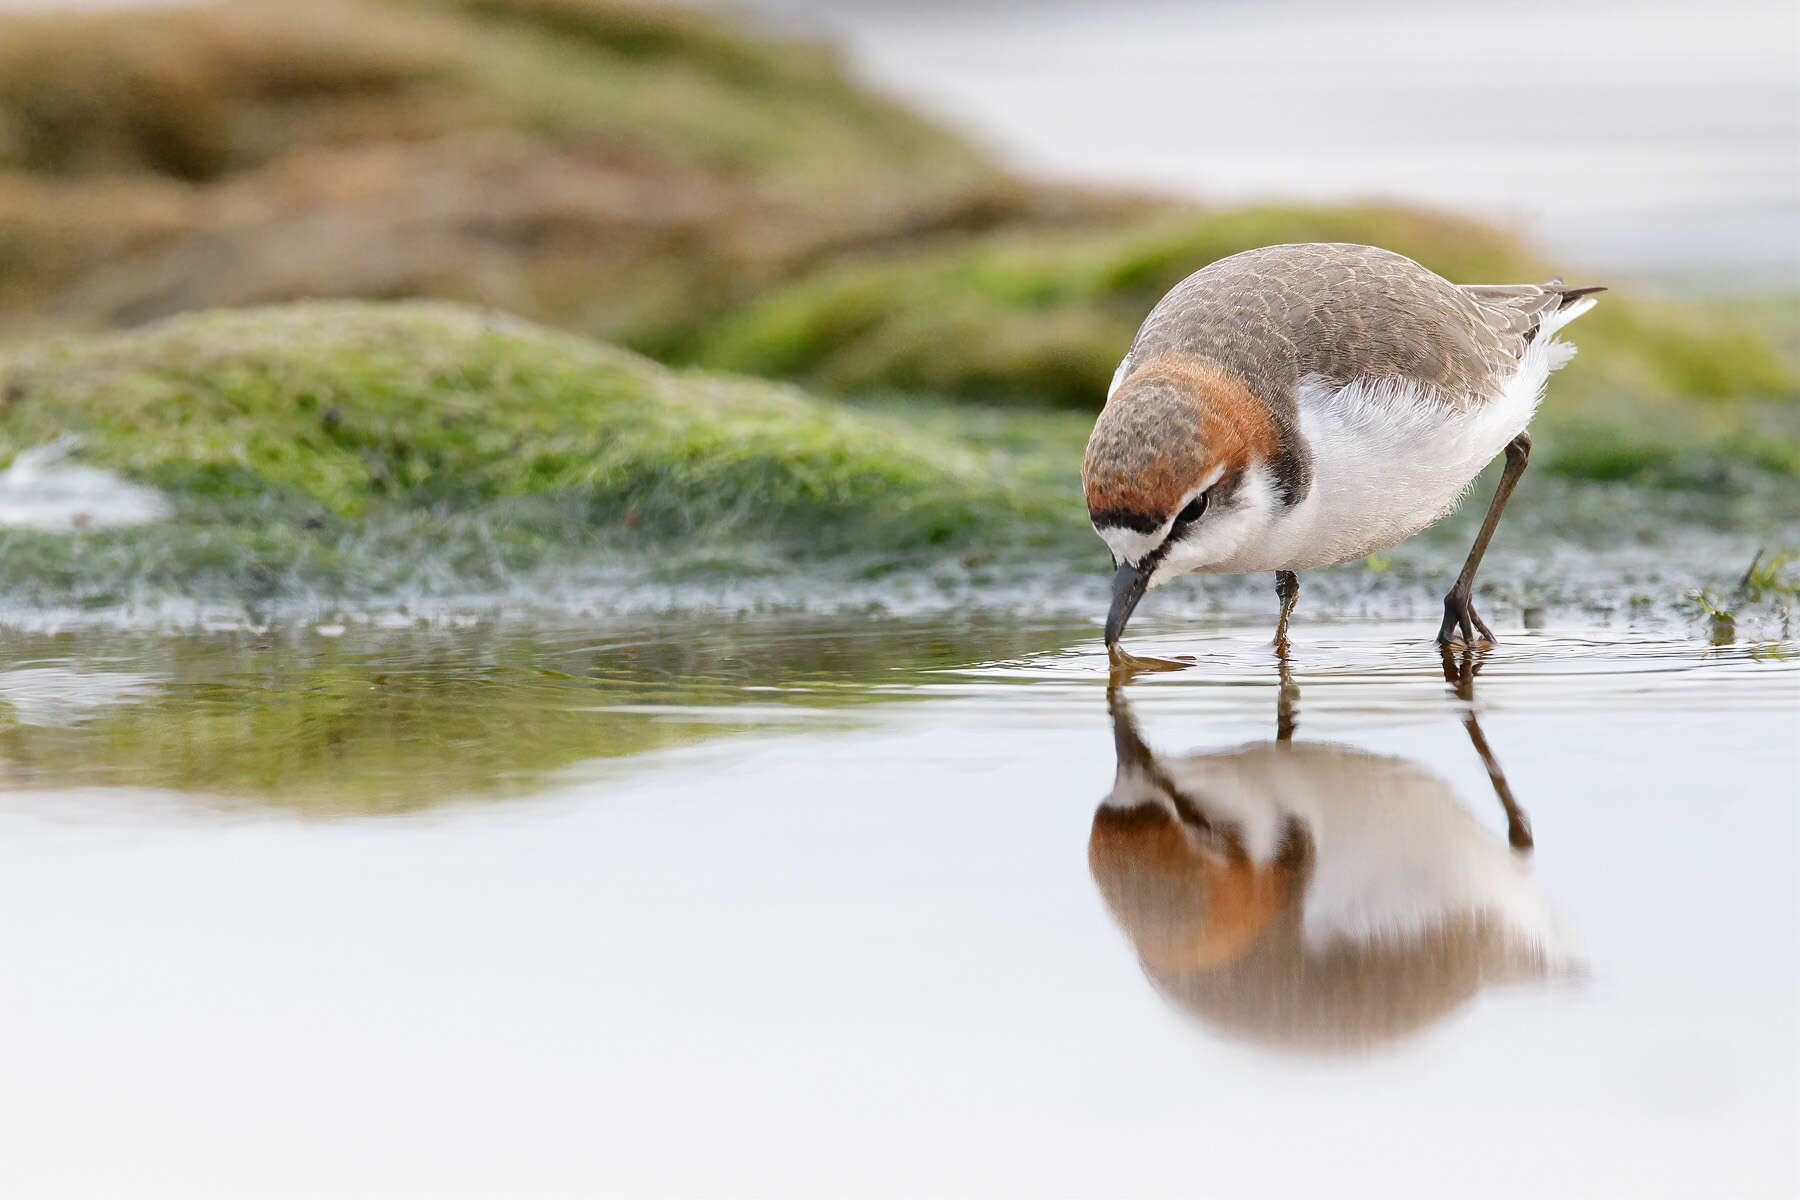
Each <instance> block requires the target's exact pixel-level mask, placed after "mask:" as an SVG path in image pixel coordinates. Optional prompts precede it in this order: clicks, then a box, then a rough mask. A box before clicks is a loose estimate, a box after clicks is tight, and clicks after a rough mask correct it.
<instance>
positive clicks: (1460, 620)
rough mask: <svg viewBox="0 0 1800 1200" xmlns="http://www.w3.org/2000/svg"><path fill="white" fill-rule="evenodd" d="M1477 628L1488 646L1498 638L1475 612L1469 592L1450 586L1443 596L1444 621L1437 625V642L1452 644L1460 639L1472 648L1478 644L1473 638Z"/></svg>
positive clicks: (1439, 643) (1442, 644)
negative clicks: (1446, 593) (1447, 592)
mask: <svg viewBox="0 0 1800 1200" xmlns="http://www.w3.org/2000/svg"><path fill="white" fill-rule="evenodd" d="M1477 630H1479V631H1480V633H1481V639H1482V640H1483V641H1485V642H1486V643H1487V644H1488V645H1490V646H1491V645H1493V644H1494V643H1496V642H1498V641H1499V640H1500V639H1499V638H1497V637H1495V636H1494V631H1493V630H1491V629H1489V628H1488V627H1487V622H1486V621H1483V620H1482V619H1481V617H1480V615H1479V614H1477V613H1476V611H1475V601H1474V599H1473V598H1472V597H1471V596H1470V595H1469V593H1468V592H1466V591H1463V590H1461V589H1459V588H1451V589H1450V594H1449V595H1447V596H1445V597H1444V623H1443V624H1442V625H1440V626H1438V635H1437V644H1438V645H1440V646H1453V645H1456V644H1457V642H1458V641H1459V640H1460V641H1461V643H1462V645H1464V646H1465V647H1467V648H1469V649H1471V650H1473V649H1474V648H1475V647H1476V645H1477V644H1478V643H1477V642H1476V639H1475V634H1476V631H1477ZM1459 634H1460V639H1459V636H1458V635H1459Z"/></svg>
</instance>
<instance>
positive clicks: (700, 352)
mask: <svg viewBox="0 0 1800 1200" xmlns="http://www.w3.org/2000/svg"><path fill="white" fill-rule="evenodd" d="M1297 241H1342V242H1366V243H1369V244H1372V245H1380V246H1385V247H1388V248H1390V249H1393V250H1397V251H1399V252H1400V253H1402V254H1406V255H1408V256H1410V257H1412V258H1415V259H1417V260H1418V261H1420V262H1422V263H1424V264H1425V265H1426V266H1428V267H1430V268H1432V269H1433V270H1435V271H1437V272H1439V273H1440V274H1442V275H1444V276H1445V277H1447V278H1450V279H1453V280H1458V281H1463V282H1505V281H1528V280H1537V279H1543V278H1547V277H1549V276H1550V275H1552V274H1555V273H1557V272H1556V271H1555V270H1553V269H1552V268H1551V267H1550V266H1547V265H1546V264H1544V263H1543V262H1542V261H1541V260H1538V259H1536V258H1535V257H1534V256H1532V255H1531V254H1529V253H1527V252H1526V251H1524V250H1523V249H1522V248H1521V247H1520V246H1519V245H1518V244H1517V243H1515V242H1513V241H1512V240H1511V239H1509V238H1506V237H1504V236H1502V235H1500V234H1498V233H1497V232H1495V231H1494V230H1493V229H1491V228H1489V227H1485V226H1482V225H1478V224H1475V223H1472V222H1465V221H1458V220H1454V219H1452V218H1447V217H1443V216H1438V215H1434V214H1428V213H1421V212H1409V211H1406V210H1402V209H1395V208H1387V207H1358V208H1339V209H1299V208H1280V207H1267V206H1263V207H1255V208H1247V209H1239V210H1234V211H1229V212H1219V213H1212V214H1206V215H1200V216H1185V217H1178V218H1161V219H1158V220H1156V221H1153V222H1150V223H1148V224H1146V225H1145V226H1143V227H1141V228H1132V229H1126V230H1123V231H1116V230H1115V231H1110V232H1105V233H1035V234H1027V235H1018V236H1012V237H994V238H989V239H985V240H982V241H979V242H977V243H974V244H968V245H960V246H956V247H953V248H947V249H943V250H940V251H937V252H934V253H929V254H904V253H901V254H893V255H887V256H882V257H879V258H874V259H870V260H866V261H863V262H859V263H856V264H851V265H845V266H842V267H839V268H837V269H834V270H831V271H828V272H822V273H820V274H818V275H816V276H813V277H810V278H807V279H803V280H800V281H798V282H796V283H794V284H792V285H789V286H787V287H785V288H780V289H777V290H774V291H772V292H770V293H769V294H767V295H765V296H763V297H761V298H759V299H758V300H756V301H755V302H753V303H751V304H749V305H746V306H745V307H744V308H742V309H741V310H739V311H737V312H735V313H733V314H731V315H729V316H727V317H725V318H722V319H719V320H714V321H705V322H698V323H696V324H694V325H692V326H690V327H688V328H686V329H677V330H667V331H660V332H650V333H646V334H644V335H642V336H641V337H640V338H638V339H637V340H638V341H639V342H640V343H641V344H642V345H644V346H645V347H646V348H648V349H650V350H652V351H653V352H656V353H658V354H660V355H663V356H667V357H672V358H679V359H683V360H687V361H692V362H696V363H701V364H705V365H707V366H712V367H717V368H719V369H722V370H732V371H744V372H749V373H753V374H763V375H777V376H782V377H785V378H792V379H796V380H800V381H802V382H805V383H807V384H808V385H809V386H813V387H816V388H819V389H823V390H828V391H834V392H847V393H855V392H870V391H885V390H893V389H901V390H918V391H928V392H935V393H940V394H946V395H955V396H961V397H965V398H969V399H977V400H1000V401H1012V402H1025V403H1050V404H1060V405H1066V406H1069V407H1075V408H1085V409H1089V410H1092V409H1095V408H1097V407H1098V406H1099V403H1100V401H1101V399H1102V398H1103V397H1104V396H1105V392H1106V386H1107V383H1108V381H1109V380H1110V379H1111V377H1112V372H1113V369H1114V368H1115V367H1116V366H1117V365H1118V362H1119V359H1120V357H1121V356H1122V355H1123V353H1124V350H1125V347H1126V346H1128V345H1129V344H1130V342H1131V337H1132V335H1133V334H1134V333H1135V332H1136V329H1137V326H1138V324H1139V323H1140V322H1141V321H1142V320H1143V318H1144V315H1145V314H1146V313H1147V312H1149V310H1150V308H1151V306H1153V305H1154V304H1155V303H1156V301H1157V300H1158V299H1159V298H1160V297H1161V296H1162V295H1163V294H1164V293H1165V292H1166V291H1168V289H1169V288H1171V287H1173V286H1174V285H1175V284H1176V283H1178V282H1180V281H1181V280H1182V279H1183V278H1185V277H1186V276H1187V275H1189V274H1191V273H1192V272H1193V271H1196V270H1198V269H1199V268H1201V267H1203V266H1205V265H1206V264H1207V263H1210V262H1213V261H1215V260H1217V259H1219V258H1223V257H1225V256H1227V255H1230V254H1236V253H1238V252H1240V251H1243V250H1249V249H1252V248H1255V247H1257V246H1265V245H1271V244H1274V243H1280V242H1297ZM1575 334H1578V337H1577V340H1578V341H1580V342H1581V343H1582V344H1583V345H1584V346H1586V347H1590V348H1592V350H1593V351H1594V352H1593V353H1591V354H1587V355H1585V356H1584V360H1583V361H1580V363H1579V365H1578V366H1573V367H1571V368H1570V369H1569V370H1568V371H1567V372H1565V373H1564V374H1562V375H1561V376H1559V377H1558V388H1559V390H1562V391H1565V392H1566V391H1570V390H1573V391H1575V392H1578V393H1580V394H1582V395H1583V396H1588V397H1594V396H1600V395H1603V394H1607V395H1620V394H1623V395H1625V396H1629V397H1636V396H1639V395H1643V394H1646V393H1648V394H1651V395H1676V396H1684V397H1697V398H1704V399H1715V398H1746V397H1762V398H1766V397H1770V396H1790V395H1793V394H1794V393H1795V392H1796V391H1800V376H1797V375H1796V373H1795V372H1794V371H1793V370H1792V368H1791V367H1790V366H1789V365H1788V364H1786V363H1785V362H1783V360H1782V359H1781V358H1780V356H1778V355H1777V354H1776V352H1775V351H1774V349H1773V348H1772V347H1771V346H1770V345H1769V343H1768V340H1767V339H1766V337H1765V336H1764V335H1763V334H1762V333H1761V332H1760V331H1758V330H1756V329H1752V328H1746V327H1745V326H1744V325H1742V324H1740V323H1735V322H1732V321H1728V320H1726V319H1723V318H1720V319H1711V320H1709V319H1708V318H1707V317H1706V316H1705V314H1704V313H1702V312H1697V311H1695V310H1693V309H1689V308H1685V307H1679V306H1673V305H1657V304H1654V303H1647V302H1644V301H1641V300H1637V299H1634V298H1633V297H1631V296H1630V295H1629V294H1619V293H1616V292H1615V293H1614V294H1611V295H1609V296H1607V297H1606V299H1605V300H1604V301H1603V303H1602V304H1601V305H1600V307H1599V308H1598V309H1596V311H1595V312H1594V314H1593V315H1591V316H1589V317H1587V318H1584V319H1583V321H1582V323H1581V324H1580V326H1578V327H1577V328H1576V330H1575Z"/></svg>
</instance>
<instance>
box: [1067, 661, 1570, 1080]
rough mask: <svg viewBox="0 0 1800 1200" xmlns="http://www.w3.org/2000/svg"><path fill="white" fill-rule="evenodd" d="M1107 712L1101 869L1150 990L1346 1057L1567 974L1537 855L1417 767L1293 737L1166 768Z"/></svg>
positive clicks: (1234, 1026)
mask: <svg viewBox="0 0 1800 1200" xmlns="http://www.w3.org/2000/svg"><path fill="white" fill-rule="evenodd" d="M1109 706H1110V709H1111V713H1112V722H1113V737H1114V742H1115V746H1116V749H1117V752H1118V774H1117V777H1116V779H1115V781H1114V784H1113V790H1112V793H1111V795H1109V796H1108V797H1107V799H1106V801H1105V802H1104V803H1103V804H1102V805H1101V806H1100V809H1099V811H1098V812H1096V813H1095V815H1094V825H1093V833H1092V837H1091V838H1090V840H1089V843H1088V862H1089V865H1090V867H1091V868H1092V870H1093V873H1094V880H1095V882H1096V883H1098V884H1099V887H1100V892H1101V894H1102V896H1104V897H1105V900H1106V904H1107V907H1108V908H1109V909H1111V910H1112V914H1113V916H1114V918H1115V919H1116V920H1117V921H1118V922H1119V924H1120V925H1121V926H1122V927H1123V928H1124V930H1125V932H1126V933H1127V934H1128V935H1129V936H1130V937H1131V940H1132V941H1133V943H1134V944H1135V945H1136V948H1137V952H1138V956H1139V958H1140V959H1141V960H1142V962H1143V964H1144V968H1145V970H1146V971H1147V972H1148V973H1149V975H1150V977H1151V979H1152V980H1153V981H1154V982H1155V983H1156V985H1157V987H1158V988H1159V989H1160V990H1162V991H1163V992H1164V993H1165V994H1167V995H1168V996H1169V997H1170V998H1171V999H1172V1000H1174V1001H1175V1002H1176V1003H1177V1004H1179V1005H1180V1006H1181V1007H1182V1008H1184V1009H1186V1010H1188V1011H1189V1012H1191V1013H1193V1014H1195V1015H1196V1016H1198V1017H1200V1018H1201V1019H1202V1020H1204V1021H1205V1022H1206V1023H1208V1024H1209V1025H1213V1026H1216V1027H1218V1028H1220V1029H1223V1030H1226V1031H1229V1032H1231V1033H1235V1034H1238V1035H1241V1036H1244V1037H1247V1038H1250V1039H1252V1040H1255V1041H1259V1042H1268V1043H1273V1044H1277V1045H1283V1046H1290V1047H1294V1048H1299V1049H1309V1050H1342V1049H1351V1048H1356V1047H1361V1046H1367V1045H1369V1044H1372V1043H1375V1042H1379V1041H1382V1040H1384V1039H1387V1038H1392V1037H1396V1036H1399V1035H1402V1034H1405V1033H1408V1032H1411V1031H1413V1030H1416V1029H1420V1028H1422V1027H1424V1026H1426V1025H1429V1024H1430V1023H1431V1022H1433V1021H1435V1020H1438V1019H1439V1018H1441V1017H1443V1016H1445V1015H1446V1014H1448V1013H1449V1012H1451V1011H1452V1010H1454V1009H1455V1008H1457V1007H1458V1006H1459V1005H1461V1004H1462V1003H1463V1002H1464V1001H1466V1000H1467V999H1469V998H1470V997H1471V996H1473V995H1475V993H1476V992H1477V991H1479V990H1480V989H1481V988H1482V987H1484V986H1486V985H1489V984H1496V983H1510V982H1520V981H1527V980H1536V979H1543V978H1546V977H1549V976H1551V975H1553V974H1557V973H1559V972H1564V971H1567V970H1568V968H1569V965H1570V964H1569V962H1568V959H1567V958H1566V956H1565V955H1564V953H1563V951H1562V950H1561V949H1560V948H1559V941H1558V937H1557V934H1556V931H1555V929H1554V927H1553V924H1552V921H1551V918H1550V915H1549V913H1548V912H1547V911H1546V909H1545V907H1544V904H1543V902H1542V900H1541V899H1540V897H1539V895H1538V891H1537V887H1536V885H1535V883H1534V881H1533V879H1532V877H1531V873H1530V870H1529V862H1528V859H1527V858H1526V857H1525V856H1524V854H1523V853H1522V852H1517V851H1514V850H1511V849H1509V848H1508V847H1507V845H1506V844H1505V843H1504V842H1502V841H1501V840H1500V839H1499V838H1498V837H1496V836H1494V835H1493V834H1492V833H1491V832H1489V831H1488V830H1487V829H1485V828H1483V827H1482V825H1481V824H1480V823H1479V822H1478V821H1476V820H1475V819H1474V817H1473V816H1471V815H1470V814H1469V813H1468V812H1467V811H1466V810H1465V809H1464V808H1463V807H1462V806H1461V805H1460V804H1459V803H1458V802H1457V800H1456V797H1455V795H1454V793H1453V792H1452V791H1451V789H1450V786H1449V785H1448V784H1447V783H1445V782H1444V781H1443V780H1442V779H1440V778H1438V777H1437V776H1435V775H1433V774H1431V773H1430V772H1428V771H1426V770H1424V769H1423V768H1421V767H1420V766H1418V765H1417V764H1414V763H1411V762H1408V761H1406V760H1404V759H1399V758H1392V757H1388V756H1384V755H1377V754H1369V753H1365V752H1363V751H1360V750H1353V749H1349V748H1347V747H1342V746H1331V745H1324V744H1318V743H1306V742H1300V743H1294V742H1289V741H1285V740H1282V741H1276V742H1261V743H1254V744H1250V745H1246V746H1240V747H1238V748H1236V749H1233V750H1225V751H1219V752H1216V753H1211V754H1200V755H1194V756H1191V757H1187V758H1174V759H1170V758H1161V757H1158V756H1157V755H1156V754H1154V753H1153V752H1152V751H1151V750H1150V749H1149V748H1148V747H1147V746H1146V745H1145V744H1144V743H1143V741H1142V740H1141V739H1140V738H1139V736H1138V732H1137V728H1136V725H1135V724H1134V722H1133V720H1132V717H1131V712H1130V709H1129V707H1128V706H1127V704H1126V702H1125V698H1124V695H1123V694H1122V692H1121V691H1120V690H1119V689H1118V688H1117V687H1115V688H1113V689H1112V690H1111V691H1110V692H1109ZM1286 708H1287V706H1286V705H1284V710H1285V709H1286ZM1287 719H1288V720H1289V721H1291V714H1289V715H1288V718H1287ZM1469 722H1470V723H1471V724H1472V723H1473V718H1472V717H1471V718H1469ZM1290 728H1291V726H1290ZM1474 732H1475V733H1476V735H1477V736H1479V730H1478V729H1476V730H1474ZM1483 745H1484V746H1485V743H1483ZM1483 757H1484V759H1487V760H1488V761H1489V763H1490V772H1491V773H1492V774H1493V775H1494V776H1495V778H1496V779H1497V780H1499V781H1500V783H1501V784H1502V785H1503V780H1500V777H1499V774H1498V768H1497V767H1495V766H1493V765H1492V763H1491V758H1490V757H1489V756H1487V755H1486V754H1485V753H1484V756H1483ZM1507 799H1508V802H1509V809H1511V806H1510V796H1508V798H1507ZM1512 811H1516V810H1512ZM1512 825H1513V829H1514V837H1515V840H1519V831H1521V830H1522V828H1523V823H1522V818H1519V819H1516V820H1514V821H1513V822H1512ZM1525 840H1526V841H1527V842H1528V835H1526V838H1525Z"/></svg>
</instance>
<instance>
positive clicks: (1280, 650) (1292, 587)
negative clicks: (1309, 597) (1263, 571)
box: [1275, 571, 1300, 658]
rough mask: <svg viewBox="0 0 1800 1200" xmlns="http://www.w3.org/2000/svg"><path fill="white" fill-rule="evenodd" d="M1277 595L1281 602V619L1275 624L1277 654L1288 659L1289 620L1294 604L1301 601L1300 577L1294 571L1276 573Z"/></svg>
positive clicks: (1292, 613)
mask: <svg viewBox="0 0 1800 1200" xmlns="http://www.w3.org/2000/svg"><path fill="white" fill-rule="evenodd" d="M1275 595H1276V597H1277V598H1279V599H1280V601H1281V619H1280V620H1279V621H1277V622H1275V653H1277V654H1279V655H1281V656H1282V657H1283V658H1286V657H1287V652H1288V635H1287V629H1288V618H1289V617H1291V616H1293V615H1294V602H1295V601H1297V600H1298V599H1300V577H1299V576H1298V575H1296V574H1294V573H1293V572H1292V571H1277V572H1275Z"/></svg>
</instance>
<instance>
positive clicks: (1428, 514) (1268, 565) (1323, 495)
mask: <svg viewBox="0 0 1800 1200" xmlns="http://www.w3.org/2000/svg"><path fill="white" fill-rule="evenodd" d="M1526 357H1527V360H1528V362H1527V364H1526V365H1525V369H1524V370H1522V371H1521V372H1520V376H1518V377H1515V378H1514V379H1513V380H1511V381H1509V383H1508V385H1507V386H1506V387H1505V389H1504V390H1503V391H1502V393H1501V395H1500V396H1498V397H1497V398H1494V399H1462V400H1460V401H1459V400H1456V399H1450V400H1447V399H1446V398H1443V397H1434V396H1427V395H1424V394H1422V392H1421V391H1420V390H1419V389H1416V388H1413V387H1411V386H1410V385H1406V384H1400V385H1395V384H1393V383H1391V382H1387V381H1384V382H1383V383H1381V384H1379V385H1378V386H1376V387H1372V388H1371V387H1369V386H1366V385H1365V384H1363V383H1361V382H1357V383H1352V384H1350V385H1349V386H1348V387H1344V388H1332V387H1331V386H1330V385H1329V384H1325V383H1323V382H1322V381H1316V380H1308V381H1306V382H1304V383H1302V385H1301V390H1300V398H1299V399H1300V431H1301V434H1302V436H1304V437H1305V439H1306V442H1307V445H1308V447H1309V448H1310V449H1311V450H1312V460H1313V481H1312V487H1311V489H1310V490H1309V491H1308V493H1307V495H1306V496H1305V497H1304V498H1303V499H1302V500H1301V502H1300V503H1299V504H1298V505H1296V506H1295V507H1294V508H1292V509H1290V510H1287V511H1285V512H1278V513H1275V514H1272V520H1271V522H1270V527H1269V529H1268V532H1267V535H1266V536H1265V537H1263V538H1259V539H1253V540H1252V541H1251V543H1250V544H1247V545H1245V546H1244V547H1243V551H1242V552H1241V553H1240V554H1239V555H1237V556H1235V558H1234V561H1233V562H1231V563H1230V564H1222V565H1221V568H1220V569H1223V570H1228V571H1239V572H1248V571H1272V570H1305V569H1307V568H1310V567H1323V566H1329V565H1331V564H1332V563H1341V562H1348V561H1350V560H1352V559H1357V558H1362V557H1363V556H1365V555H1367V554H1371V553H1373V552H1375V551H1377V550H1383V549H1386V548H1387V547H1389V546H1393V545H1396V544H1398V543H1400V542H1403V541H1405V540H1406V539H1407V538H1409V537H1411V536H1412V535H1413V534H1415V533H1418V532H1419V531H1420V530H1421V529H1424V528H1425V527H1426V526H1428V525H1430V524H1432V523H1433V522H1435V521H1437V520H1438V519H1439V518H1440V517H1442V516H1444V515H1445V514H1446V513H1448V512H1450V510H1451V509H1453V508H1455V507H1456V504H1457V502H1458V501H1459V500H1461V499H1462V497H1463V495H1464V494H1465V493H1466V492H1467V491H1468V489H1469V485H1470V484H1471V483H1472V482H1474V480H1475V477H1476V476H1477V475H1479V474H1480V473H1481V469H1482V468H1483V467H1485V466H1486V465H1487V464H1488V463H1490V462H1492V461H1493V460H1494V457H1495V456H1496V455H1498V454H1499V453H1500V452H1501V451H1502V450H1504V449H1505V448H1506V444H1507V443H1508V442H1510V441H1512V440H1513V438H1515V437H1517V436H1518V435H1519V433H1520V432H1521V431H1523V430H1524V428H1525V427H1526V425H1528V424H1529V423H1530V421H1531V416H1532V413H1533V412H1535V411H1536V409H1537V403H1538V399H1539V397H1540V396H1541V395H1542V393H1543V384H1544V379H1545V378H1546V377H1547V376H1548V374H1549V369H1548V366H1547V364H1546V365H1543V366H1540V367H1539V368H1538V369H1537V370H1536V371H1532V370H1531V368H1532V366H1533V365H1535V364H1532V363H1530V362H1529V360H1530V358H1531V357H1532V356H1531V355H1527V356H1526ZM1530 375H1535V379H1533V378H1530V377H1528V376H1530Z"/></svg>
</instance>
